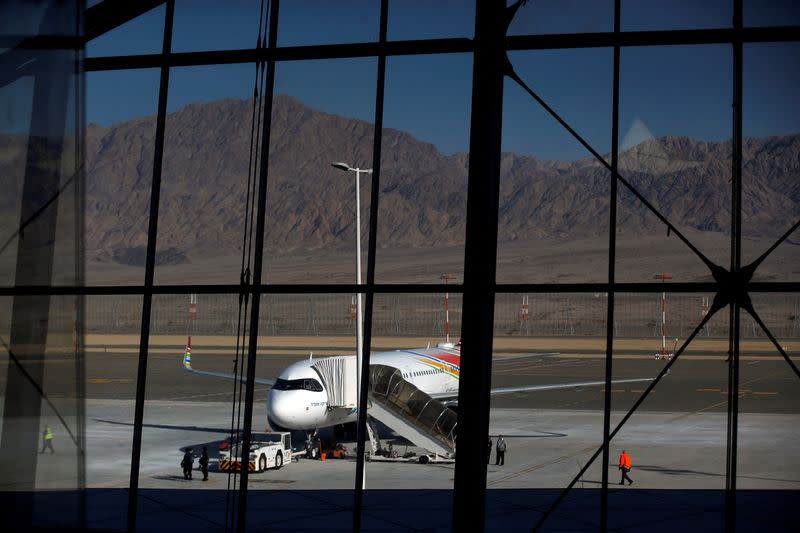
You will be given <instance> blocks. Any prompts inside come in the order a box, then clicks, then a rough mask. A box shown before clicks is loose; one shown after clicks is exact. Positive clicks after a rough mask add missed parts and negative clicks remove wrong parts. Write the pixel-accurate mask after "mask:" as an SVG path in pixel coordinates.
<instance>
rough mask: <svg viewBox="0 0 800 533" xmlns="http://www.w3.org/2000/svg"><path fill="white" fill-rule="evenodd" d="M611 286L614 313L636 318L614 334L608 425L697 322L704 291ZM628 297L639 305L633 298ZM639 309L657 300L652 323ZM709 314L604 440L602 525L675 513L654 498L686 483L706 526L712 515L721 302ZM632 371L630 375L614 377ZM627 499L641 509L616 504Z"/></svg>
mask: <svg viewBox="0 0 800 533" xmlns="http://www.w3.org/2000/svg"><path fill="white" fill-rule="evenodd" d="M619 296H620V298H619V301H618V302H615V303H616V304H617V305H615V307H616V311H615V314H616V315H618V316H616V317H615V319H617V320H620V321H621V322H631V325H632V326H635V324H636V323H637V322H638V323H639V324H640V326H639V327H638V328H637V327H620V328H618V329H617V331H616V334H615V340H614V343H615V347H614V362H613V365H614V366H613V376H614V380H615V381H616V382H617V383H615V384H614V385H612V389H611V402H612V404H611V406H612V412H611V429H612V431H613V430H614V428H615V427H616V425H617V424H618V423H619V421H620V420H621V419H622V417H623V416H624V415H625V414H626V413H627V412H628V410H629V409H630V408H631V407H632V406H633V404H634V403H635V402H636V401H637V400H638V399H639V398H640V397H641V396H642V395H643V394H644V391H645V390H646V389H647V387H648V386H650V382H649V380H650V379H652V378H654V377H656V376H657V375H658V373H659V372H660V371H661V370H662V369H663V367H664V365H665V364H667V362H668V361H669V358H670V357H671V356H672V354H674V353H675V349H676V347H679V345H680V344H681V343H682V342H683V341H684V340H685V337H686V336H688V335H689V334H690V333H691V330H693V329H694V327H695V326H696V325H697V323H699V321H700V320H699V316H698V315H699V314H701V313H702V312H703V307H702V306H703V305H704V302H705V301H706V300H704V299H705V298H710V297H711V295H694V294H674V293H667V294H666V295H665V298H666V300H665V303H664V304H662V303H661V302H660V301H658V299H657V298H656V297H661V295H656V294H647V295H645V294H626V295H619ZM636 301H639V302H640V304H639V306H635V305H634V304H635V302H636ZM642 304H646V305H642ZM637 307H638V310H637ZM653 308H655V309H653ZM661 309H666V310H667V312H666V315H665V316H666V328H665V329H666V335H667V338H666V339H665V338H664V336H663V334H662V332H663V331H664V330H662V328H661V324H660V322H661V320H660V319H661V312H660V310H661ZM648 310H651V311H654V310H658V311H657V312H658V313H659V321H658V322H657V323H656V325H655V327H651V322H652V321H653V320H652V316H653V315H652V314H651V315H650V317H649V319H648V317H647V313H648ZM642 315H644V316H642ZM679 317H683V318H682V319H681V318H679ZM681 320H683V321H684V322H687V323H688V325H689V327H688V328H686V329H685V330H683V331H681V329H680V327H678V324H676V322H680V321H681ZM713 320H715V322H714V327H713V328H709V331H708V332H701V335H702V336H698V337H697V338H696V340H695V341H694V342H692V344H690V345H689V347H688V349H687V350H686V351H685V352H684V353H683V354H681V355H680V359H679V360H678V361H676V362H675V364H674V365H673V366H672V367H671V369H670V371H669V374H667V375H665V376H664V377H663V378H662V380H661V381H660V382H659V383H658V384H656V386H655V388H654V389H653V390H652V391H651V392H650V394H649V395H648V396H647V398H646V399H645V400H644V402H643V403H642V404H641V405H640V406H639V407H638V408H637V410H636V411H635V412H634V414H633V415H632V416H631V418H630V419H629V420H628V421H627V422H626V423H625V425H624V426H622V428H621V429H620V431H619V433H618V434H617V435H616V436H615V437H614V439H613V440H612V442H611V450H610V464H609V465H608V468H609V485H610V486H609V488H610V490H611V493H610V495H609V509H608V517H609V519H608V520H609V522H608V524H609V528H612V527H613V528H629V527H639V524H642V525H644V527H649V526H650V525H651V524H663V523H664V521H666V520H674V519H675V516H674V513H673V512H672V509H671V508H670V507H671V506H662V505H660V504H657V503H656V502H663V501H664V499H665V498H667V497H669V496H670V495H673V494H674V495H677V494H687V493H686V492H678V491H687V490H688V491H691V493H692V494H695V493H697V494H698V497H693V498H692V506H693V509H695V511H696V513H697V515H696V518H695V521H696V523H698V524H702V526H701V527H705V528H712V529H713V528H718V527H719V525H720V524H721V522H722V519H723V513H724V491H723V489H724V487H725V453H726V434H727V399H726V398H727V397H726V393H725V391H726V390H727V375H728V372H727V367H726V365H725V364H724V361H725V358H726V351H727V348H728V339H727V334H728V331H727V311H723V312H721V313H719V314H718V315H716V316H715V318H714V319H713ZM648 330H649V331H648ZM711 335H714V336H713V337H712V336H711ZM631 379H634V380H637V381H629V382H626V381H623V380H631ZM623 453H627V456H628V461H629V462H630V467H626V468H629V472H627V471H625V470H623V469H621V468H620V464H622V463H623V457H622V455H623ZM626 478H629V479H630V480H632V482H633V483H630V482H627V483H625V486H624V487H622V486H619V485H621V484H622V483H623V482H624V481H628V479H626ZM642 489H644V490H642ZM695 491H696V492H695ZM634 507H635V508H637V509H642V508H645V507H646V508H647V509H648V512H647V513H646V514H642V513H636V516H635V517H634V516H633V513H626V512H624V510H625V509H631V508H634ZM634 523H635V524H636V526H634V525H633V524H634Z"/></svg>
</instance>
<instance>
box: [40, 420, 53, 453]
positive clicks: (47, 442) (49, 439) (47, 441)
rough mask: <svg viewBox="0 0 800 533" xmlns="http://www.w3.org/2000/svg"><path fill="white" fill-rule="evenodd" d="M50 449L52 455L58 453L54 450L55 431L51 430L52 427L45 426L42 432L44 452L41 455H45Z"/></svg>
mask: <svg viewBox="0 0 800 533" xmlns="http://www.w3.org/2000/svg"><path fill="white" fill-rule="evenodd" d="M48 448H50V453H56V451H55V450H54V449H53V430H52V429H50V426H48V425H47V424H45V426H44V431H43V432H42V451H41V452H39V453H44V451H45V450H46V449H48Z"/></svg>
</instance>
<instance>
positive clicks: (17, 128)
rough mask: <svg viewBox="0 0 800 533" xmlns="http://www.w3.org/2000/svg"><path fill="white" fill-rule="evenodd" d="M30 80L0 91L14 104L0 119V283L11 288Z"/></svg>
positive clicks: (25, 160)
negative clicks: (0, 190) (2, 191)
mask: <svg viewBox="0 0 800 533" xmlns="http://www.w3.org/2000/svg"><path fill="white" fill-rule="evenodd" d="M33 88H34V84H33V78H32V77H23V78H19V79H18V80H16V81H15V82H13V83H10V84H9V85H5V86H4V87H2V88H0V98H1V99H2V100H3V101H6V102H13V104H14V105H8V106H6V109H7V111H8V112H7V113H3V116H2V118H0V186H2V189H3V190H4V191H6V193H5V194H3V195H0V228H2V229H0V239H2V240H1V241H0V246H2V249H0V280H2V282H1V284H2V285H6V286H12V285H14V279H15V277H16V268H17V251H18V249H19V241H18V240H17V238H16V237H14V235H15V234H16V233H17V231H18V229H19V227H20V225H21V224H22V223H23V221H22V220H21V216H22V189H23V185H24V184H25V173H26V167H27V164H28V132H29V130H30V126H31V116H32V114H33V113H32V107H31V106H32V102H33Z"/></svg>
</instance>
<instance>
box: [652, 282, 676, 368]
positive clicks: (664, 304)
mask: <svg viewBox="0 0 800 533" xmlns="http://www.w3.org/2000/svg"><path fill="white" fill-rule="evenodd" d="M653 279H660V280H661V283H666V281H667V280H668V279H672V276H670V275H669V274H667V273H666V272H662V273H661V274H656V275H655V276H653ZM671 355H672V354H667V293H666V291H662V292H661V351H660V352H659V354H658V356H657V359H668V358H669V357H671Z"/></svg>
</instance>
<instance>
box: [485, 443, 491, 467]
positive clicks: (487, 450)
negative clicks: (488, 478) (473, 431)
mask: <svg viewBox="0 0 800 533" xmlns="http://www.w3.org/2000/svg"><path fill="white" fill-rule="evenodd" d="M491 462H492V437H489V443H488V444H487V445H486V464H487V465H488V464H489V463H491Z"/></svg>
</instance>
